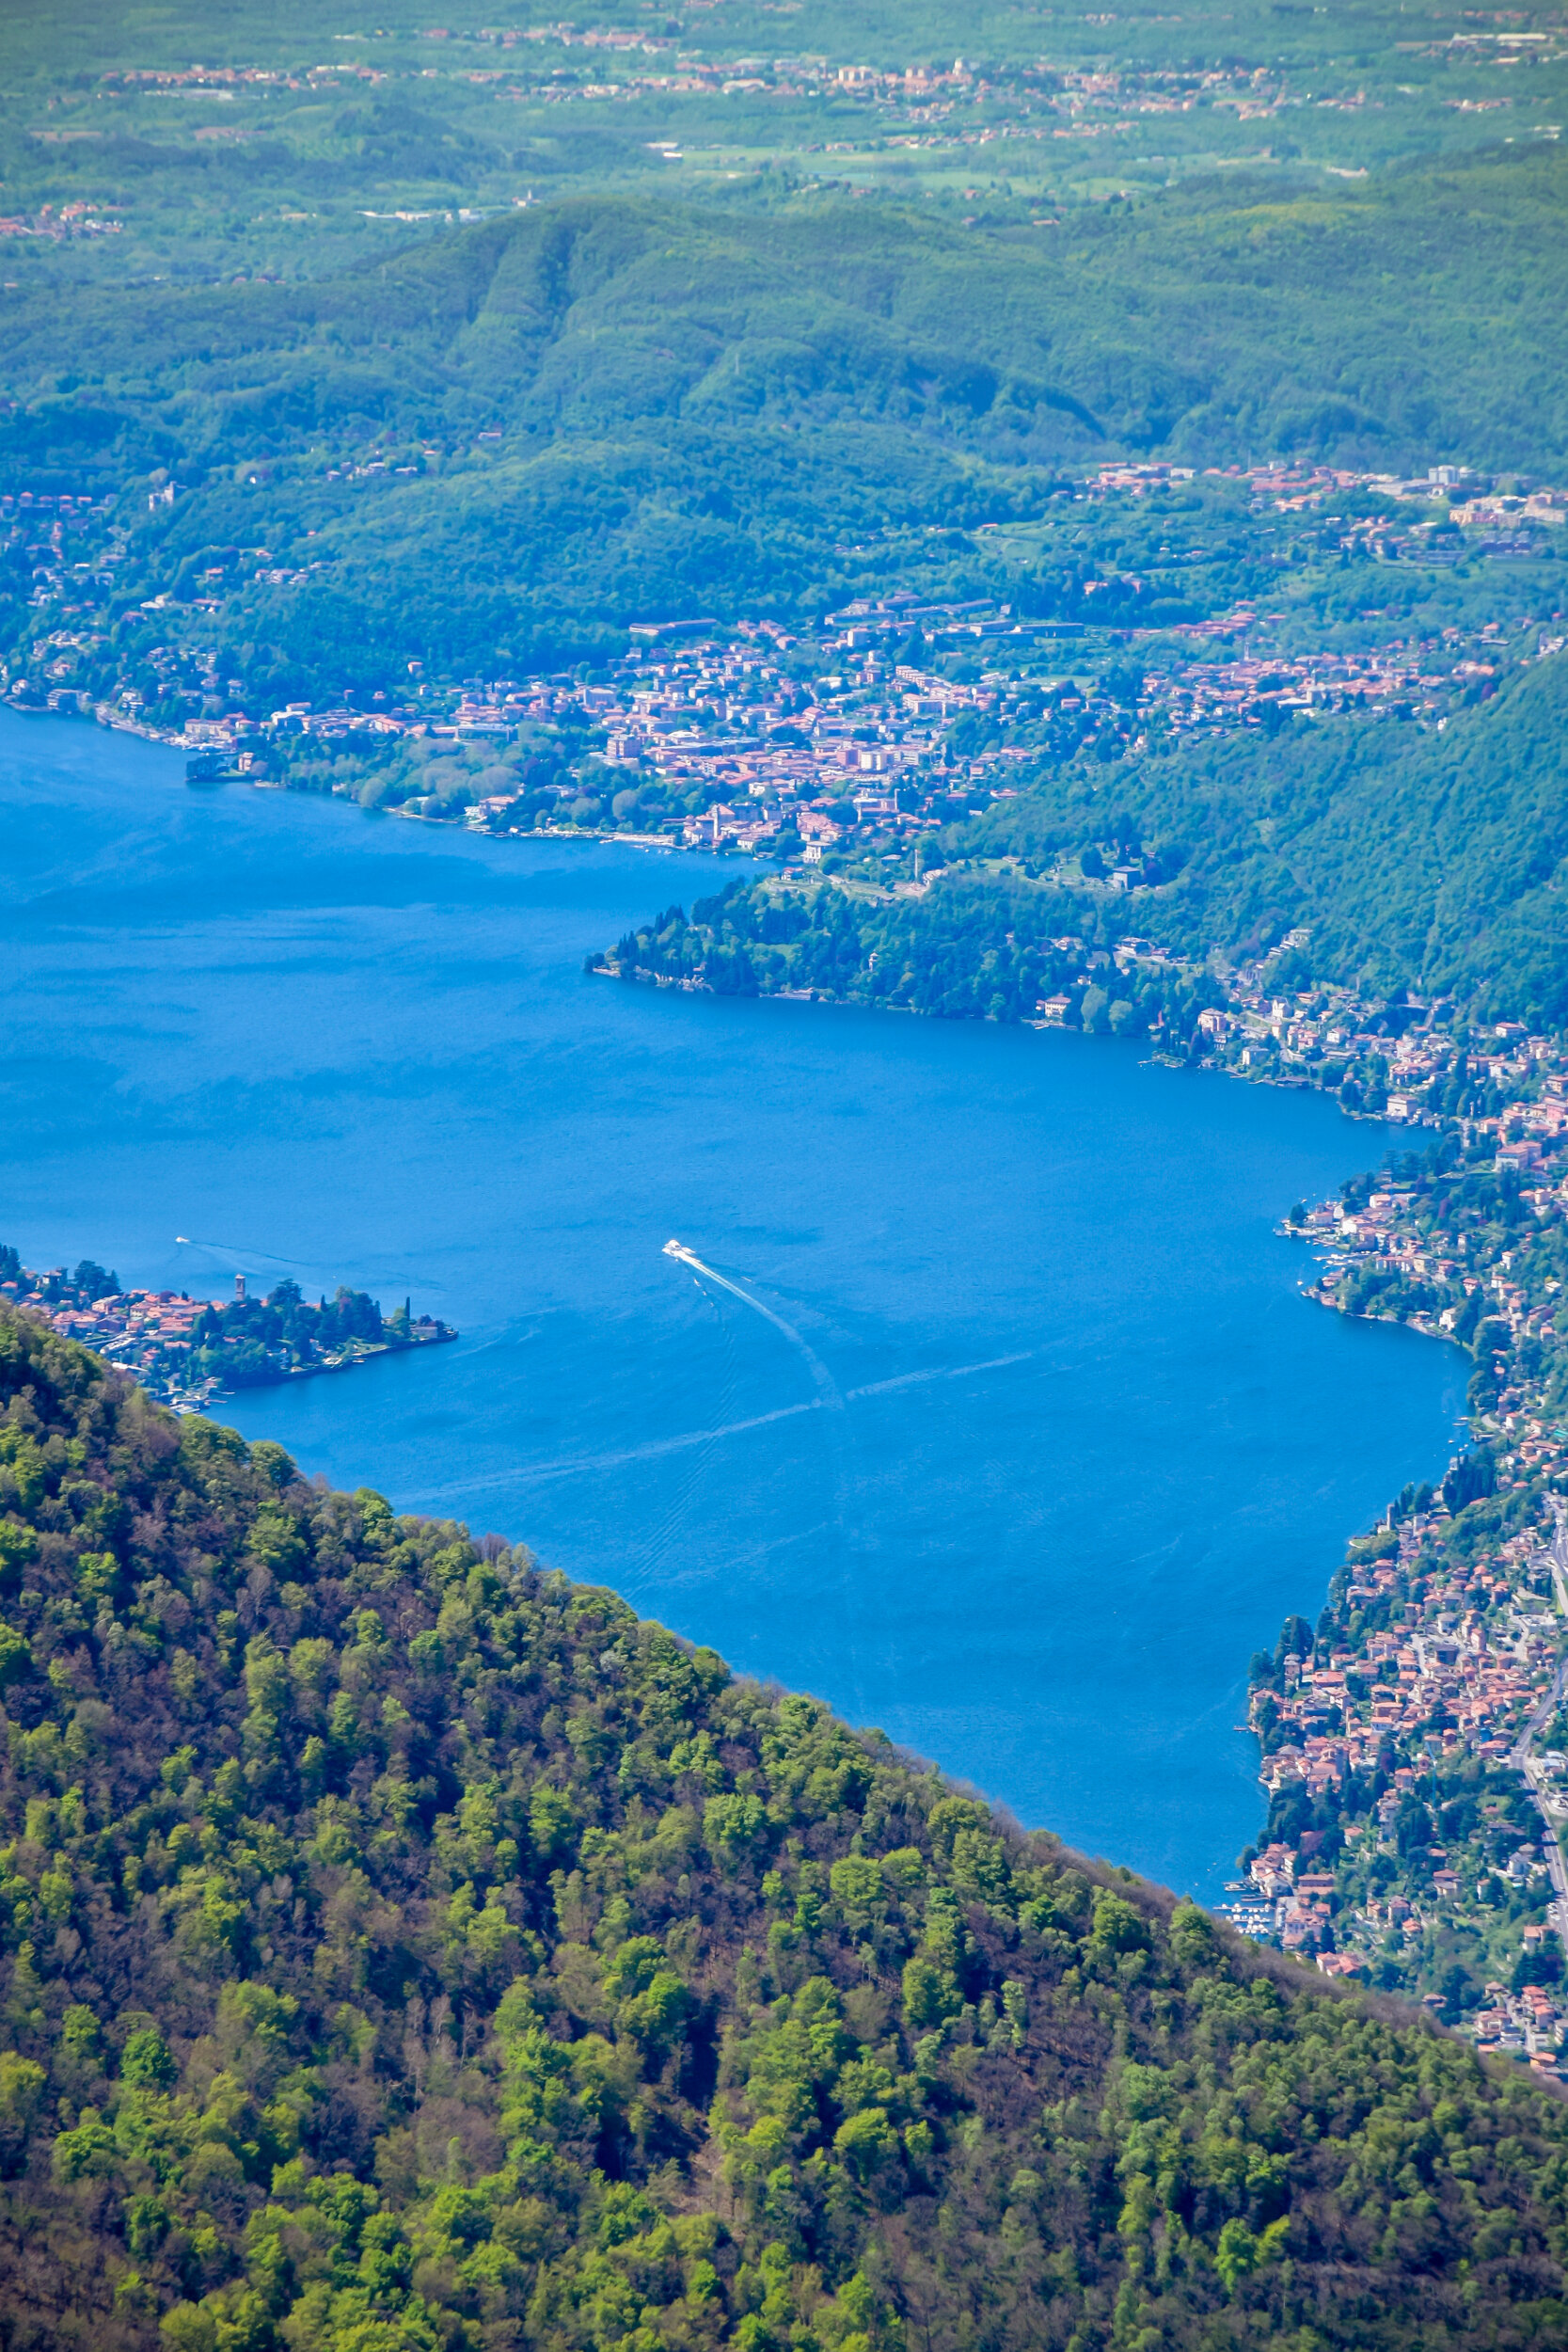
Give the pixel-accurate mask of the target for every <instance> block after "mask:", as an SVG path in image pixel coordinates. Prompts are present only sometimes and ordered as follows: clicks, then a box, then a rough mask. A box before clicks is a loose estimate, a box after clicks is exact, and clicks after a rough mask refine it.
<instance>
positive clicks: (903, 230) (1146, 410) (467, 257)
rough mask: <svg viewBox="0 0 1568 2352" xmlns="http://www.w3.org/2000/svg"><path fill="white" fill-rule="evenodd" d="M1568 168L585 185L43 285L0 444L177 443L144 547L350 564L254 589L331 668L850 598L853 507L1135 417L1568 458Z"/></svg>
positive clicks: (118, 468)
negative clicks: (1011, 200) (743, 189)
mask: <svg viewBox="0 0 1568 2352" xmlns="http://www.w3.org/2000/svg"><path fill="white" fill-rule="evenodd" d="M1565 170H1568V167H1565V165H1564V163H1563V159H1562V157H1561V154H1560V151H1558V150H1555V149H1551V148H1536V149H1532V150H1529V151H1525V150H1521V151H1519V152H1518V153H1517V154H1510V153H1499V152H1498V151H1493V152H1492V153H1491V154H1490V155H1489V156H1488V157H1486V158H1484V159H1482V160H1477V161H1472V162H1469V163H1456V164H1451V165H1445V166H1443V167H1441V168H1431V169H1424V170H1414V169H1412V170H1407V171H1402V172H1393V173H1390V174H1388V175H1387V176H1386V177H1385V178H1383V179H1381V180H1379V181H1377V182H1375V183H1366V184H1360V183H1357V184H1354V185H1351V186H1346V187H1344V188H1342V189H1340V190H1338V192H1336V193H1334V194H1331V195H1330V194H1322V193H1316V194H1311V195H1305V196H1301V197H1298V198H1294V199H1291V198H1289V197H1287V196H1285V195H1284V194H1283V193H1282V192H1281V189H1280V187H1279V184H1278V183H1277V182H1272V183H1266V184H1265V183H1257V184H1248V183H1247V182H1246V181H1245V180H1244V179H1243V178H1240V177H1238V176H1236V175H1227V178H1226V179H1225V180H1224V182H1223V183H1220V182H1217V181H1216V182H1213V183H1201V184H1191V185H1187V186H1184V187H1182V188H1180V189H1176V190H1172V191H1170V192H1169V193H1168V194H1166V195H1164V196H1162V197H1159V198H1157V199H1145V200H1142V201H1140V202H1139V203H1138V204H1137V205H1135V206H1133V207H1131V208H1127V207H1121V208H1117V209H1115V210H1112V211H1107V210H1105V209H1104V208H1096V209H1092V210H1085V209H1083V208H1080V209H1078V210H1077V211H1070V212H1069V213H1068V214H1067V215H1064V216H1063V218H1062V220H1061V221H1060V223H1059V225H1057V226H1055V227H1052V228H1030V227H1027V226H1019V225H1016V224H1015V223H1013V222H1011V221H1008V222H1006V223H1003V224H1001V225H996V226H988V224H987V222H986V221H985V220H984V219H978V220H977V221H976V223H975V225H974V227H973V228H970V229H965V228H961V227H958V226H957V225H956V224H954V223H952V222H951V221H949V220H941V221H939V220H935V219H923V218H921V217H920V216H919V215H917V214H915V213H913V212H911V211H909V210H907V209H904V210H900V209H898V208H896V207H892V206H889V205H886V204H883V203H877V204H872V205H864V204H861V205H857V204H854V203H852V202H849V201H847V200H845V199H842V198H833V197H831V196H815V197H809V196H804V195H802V196H800V197H799V198H796V199H790V200H789V201H787V202H785V203H784V204H782V205H779V206H776V207H773V208H770V209H759V208H757V207H756V206H755V205H754V204H750V203H748V204H745V205H740V206H737V207H736V209H733V210H732V209H724V208H721V207H719V206H714V207H710V208H706V209H701V208H699V209H692V208H690V207H689V206H687V207H684V208H681V207H673V206H671V205H669V204H666V203H659V202H655V201H652V200H648V201H643V200H634V199H629V198H627V199H622V198H616V199H566V200H564V201H562V202H561V203H559V204H556V205H548V206H541V207H536V208H532V209H531V210H529V211H528V212H527V213H525V214H523V215H520V216H518V217H516V218H514V219H511V220H506V221H499V222H490V223H486V224H483V225H481V226H476V227H474V228H471V229H468V230H453V231H451V233H450V234H445V235H441V236H437V237H435V238H433V239H431V240H430V241H429V242H427V243H425V244H423V245H420V246H416V247H414V248H411V249H408V250H405V251H404V252H403V253H402V254H400V255H399V256H397V257H396V258H393V259H388V260H384V261H381V262H376V263H374V264H372V265H366V266H359V267H356V268H354V269H352V270H349V271H347V272H346V273H339V274H336V275H331V276H328V277H327V278H325V279H322V280H318V281H313V282H304V283H296V284H279V285H264V284H254V283H253V284H246V285H245V286H243V287H231V286H176V285H163V286H148V285H145V284H144V285H139V286H136V287H134V288H126V289H123V290H120V289H115V288H111V287H107V286H96V287H88V288H84V289H83V290H82V291H81V293H80V294H79V295H78V296H77V297H75V298H74V300H73V301H72V303H71V306H70V307H69V310H67V312H66V313H65V314H64V315H62V314H61V310H60V308H59V306H58V304H57V303H56V302H55V301H54V300H53V299H52V298H51V297H49V296H48V295H47V294H43V293H40V294H37V295H30V296H27V297H26V298H25V299H23V298H22V297H20V296H17V297H12V298H10V301H9V308H8V326H7V345H6V362H5V366H6V380H7V383H8V388H9V389H10V390H11V392H12V394H13V397H14V400H15V403H16V405H15V406H13V408H12V410H11V411H10V413H9V415H8V417H7V418H6V419H5V421H4V424H3V427H0V464H4V465H5V466H6V467H7V468H8V470H10V471H12V472H15V471H17V470H18V469H22V470H24V471H25V470H26V469H34V470H35V471H36V470H37V469H40V468H42V469H48V471H49V472H50V473H51V474H52V475H53V476H54V477H55V478H57V479H58V480H60V482H61V483H62V485H63V484H64V483H65V482H66V481H68V480H71V481H76V482H78V483H80V484H83V485H86V484H87V483H90V482H92V481H93V480H95V479H96V480H103V481H108V482H114V483H116V484H117V485H118V483H119V481H121V480H122V479H123V478H124V476H125V475H126V474H127V473H128V472H130V473H134V474H135V473H143V472H145V471H147V470H148V469H151V468H154V467H157V466H163V467H166V468H167V469H169V470H170V471H171V472H172V473H173V475H174V476H175V478H176V480H177V481H178V483H179V484H180V485H182V495H181V496H180V497H179V498H178V499H177V501H176V504H175V507H174V509H173V511H172V513H169V511H168V510H160V515H159V516H158V518H157V521H156V525H155V526H154V525H149V526H148V527H147V529H148V535H147V537H146V544H145V548H144V549H143V552H144V554H145V558H146V562H147V566H148V569H147V574H146V577H147V579H148V580H149V581H155V582H156V584H157V585H160V586H162V585H166V584H167V583H168V581H169V580H171V579H177V580H178V579H184V580H187V581H188V580H189V579H190V578H191V577H192V576H193V575H194V573H195V572H196V571H197V570H198V569H199V568H200V567H201V566H202V564H204V563H205V562H207V561H208V560H209V559H210V558H211V557H213V556H214V554H215V555H217V556H218V557H220V558H221V557H222V556H223V555H224V554H225V552H226V551H228V552H230V553H231V552H232V550H233V548H234V547H235V546H241V547H245V546H254V545H256V544H258V543H263V544H264V545H265V547H266V549H267V551H268V556H269V559H270V560H271V561H272V562H273V563H274V564H298V565H301V566H303V565H305V564H311V565H313V566H315V567H317V568H316V569H315V571H314V572H313V573H312V577H311V581H310V584H309V585H305V586H296V587H293V588H291V589H290V590H289V591H288V592H287V594H286V595H284V594H278V593H265V592H261V593H258V595H257V596H255V598H254V599H253V610H252V612H251V616H250V618H249V619H248V621H245V616H244V615H243V614H241V615H239V616H237V617H238V618H239V619H241V620H242V621H244V623H245V628H246V631H247V633H253V634H254V635H255V636H256V637H258V638H261V639H270V640H273V641H275V642H276V643H277V644H278V645H279V647H280V648H281V649H282V651H283V652H284V653H285V655H286V656H289V657H291V658H292V657H293V655H294V654H296V653H298V654H300V655H302V656H305V655H309V659H310V660H311V661H312V662H313V663H314V665H315V666H316V668H317V669H318V670H320V669H321V668H322V667H323V665H324V661H325V663H330V664H332V665H335V666H336V665H341V668H342V669H343V670H344V671H345V672H349V673H353V672H358V673H359V674H360V675H364V674H366V673H368V672H371V671H374V670H376V669H378V668H379V669H381V670H389V669H391V668H393V667H395V666H397V665H398V664H399V663H400V662H401V660H404V659H405V658H407V657H408V656H409V655H411V654H420V655H421V656H422V657H423V658H426V659H430V658H432V657H435V658H436V659H438V660H441V661H443V662H445V663H451V664H454V665H457V666H459V667H461V666H463V665H468V664H474V665H478V666H480V667H482V668H484V667H489V666H493V664H494V662H495V660H496V659H497V656H498V652H499V655H500V658H501V659H502V660H503V661H515V662H524V661H528V660H533V659H535V658H543V657H546V656H556V657H559V656H560V655H561V654H562V653H564V652H570V651H571V650H572V649H573V648H574V647H582V648H592V647H593V646H594V645H595V644H604V643H606V642H609V641H610V639H612V638H613V637H614V634H615V632H616V631H617V630H618V629H619V628H622V627H623V626H624V624H625V622H626V620H627V619H629V618H631V617H633V616H636V615H644V616H645V615H648V614H655V615H659V616H666V617H668V616H673V615H680V614H683V613H690V614H694V613H705V612H712V613H716V614H718V615H720V616H721V617H722V616H733V615H735V614H737V613H740V612H745V611H757V610H775V611H777V610H785V611H787V610H789V609H791V608H805V609H807V610H810V609H812V608H813V607H816V609H818V610H820V608H821V606H822V604H823V602H824V601H831V600H832V598H833V596H836V595H837V594H839V593H840V592H841V590H842V588H843V586H844V582H845V579H846V566H845V564H844V562H843V560H842V558H841V557H840V556H839V555H838V554H837V553H836V552H835V550H836V548H838V547H839V545H840V543H841V542H842V541H843V540H844V539H845V538H846V536H849V537H854V536H856V535H857V534H863V533H864V532H868V531H872V532H875V531H877V530H879V529H881V528H883V527H885V526H886V525H887V524H889V523H895V524H911V525H920V524H925V525H954V524H956V525H959V526H972V525H973V524H974V523H976V522H978V521H981V520H985V519H994V518H997V517H1000V516H1008V515H1010V514H1014V513H1018V512H1026V511H1030V509H1031V508H1032V507H1033V506H1034V505H1036V504H1037V501H1038V499H1039V497H1040V495H1041V492H1042V488H1043V487H1044V486H1045V485H1047V484H1049V482H1050V481H1051V480H1052V479H1053V477H1054V475H1055V473H1056V472H1057V470H1058V469H1061V468H1063V467H1070V468H1072V469H1077V470H1082V469H1083V467H1084V466H1085V463H1087V462H1089V461H1091V460H1093V459H1095V458H1097V457H1101V456H1103V455H1107V454H1113V453H1117V452H1126V451H1132V452H1138V453H1162V454H1165V455H1169V456H1172V457H1179V458H1184V459H1186V460H1187V461H1189V462H1196V463H1200V464H1221V463H1226V462H1229V461H1232V460H1235V459H1243V460H1244V459H1247V458H1249V457H1255V458H1261V457H1266V456H1267V455H1269V454H1271V453H1276V452H1277V453H1290V454H1292V455H1299V454H1306V455H1314V456H1319V457H1328V458H1334V459H1338V460H1341V461H1343V462H1345V463H1355V464H1358V465H1362V466H1366V465H1368V464H1371V465H1374V466H1379V465H1381V466H1387V467H1389V468H1395V469H1399V468H1408V467H1411V466H1413V465H1415V464H1417V463H1421V464H1423V465H1424V464H1425V463H1426V462H1427V461H1428V460H1429V459H1430V458H1431V457H1432V455H1433V453H1434V452H1436V453H1443V452H1448V453H1455V454H1460V453H1462V454H1463V455H1464V456H1465V458H1467V459H1469V460H1470V461H1472V462H1476V463H1480V464H1482V465H1491V466H1497V467H1508V466H1526V467H1530V468H1535V469H1546V470H1549V469H1551V468H1552V467H1553V466H1554V465H1555V464H1557V463H1558V462H1559V461H1560V460H1561V459H1562V458H1563V457H1564V454H1565V453H1568V393H1565V391H1564V384H1565V382H1568V378H1565V376H1564V373H1563V371H1562V369H1561V368H1560V365H1559V364H1558V351H1559V342H1560V317H1561V313H1562V305H1563V296H1564V284H1563V279H1564V268H1565V264H1564V261H1563V252H1564V247H1563V244H1562V240H1561V239H1560V237H1559V236H1558V235H1557V234H1556V227H1557V224H1558V222H1559V221H1560V216H1561V212H1562V206H1563V194H1564V187H1565V184H1568V183H1565V177H1564V175H1565ZM482 435H488V436H490V438H488V439H482V438H481V436H482ZM498 435H499V438H496V436H498ZM372 439H373V440H374V441H375V444H376V446H375V448H374V450H373V452H372V449H371V446H370V445H371V443H372ZM372 455H373V457H374V459H375V460H376V461H377V463H378V464H379V465H380V466H381V467H382V469H383V470H381V471H379V472H378V473H376V474H375V475H374V476H373V477H372V478H366V479H363V480H358V481H352V480H348V479H340V480H338V481H329V480H328V479H327V478H326V477H327V475H328V472H329V471H330V470H332V469H336V470H337V471H338V472H339V473H340V474H343V473H345V472H346V471H351V470H352V469H353V467H354V466H355V464H356V462H360V461H363V460H366V459H368V458H369V457H371V456H372ZM399 465H403V466H405V467H406V468H408V469H410V470H409V471H407V472H405V473H404V474H401V475H400V474H399V473H398V472H397V471H396V468H397V467H398V466H399ZM307 533H312V534H314V535H313V536H310V537H309V538H308V537H307ZM182 567H183V568H182ZM454 569H456V570H460V572H461V576H462V578H463V580H464V583H465V586H464V594H463V596H461V598H454V597H453V596H451V593H450V589H451V580H452V578H453V576H454ZM234 626H235V621H234V619H233V618H231V620H230V628H234ZM323 682H324V684H325V678H324V681H323Z"/></svg>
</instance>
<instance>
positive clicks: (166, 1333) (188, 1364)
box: [0, 1245, 457, 1413]
mask: <svg viewBox="0 0 1568 2352" xmlns="http://www.w3.org/2000/svg"><path fill="white" fill-rule="evenodd" d="M0 1297H3V1298H7V1299H9V1300H12V1301H13V1302H14V1303H15V1304H16V1305H17V1306H19V1307H21V1308H23V1309H24V1310H25V1311H28V1312H29V1313H32V1314H35V1315H37V1316H39V1317H40V1319H41V1320H42V1321H44V1322H46V1323H48V1324H49V1325H50V1326H51V1327H53V1328H54V1329H55V1330H56V1331H59V1332H61V1333H63V1334H64V1336H65V1337H67V1338H68V1339H75V1340H82V1341H84V1342H85V1343H87V1345H88V1346H89V1347H91V1348H94V1349H95V1350H96V1351H97V1353H98V1354H99V1355H100V1356H102V1357H103V1358H104V1359H105V1360H106V1361H107V1362H109V1363H111V1364H116V1365H118V1366H119V1368H120V1369H121V1370H122V1371H125V1372H132V1373H135V1376H136V1378H137V1380H138V1381H139V1382H140V1383H141V1385H142V1387H143V1388H145V1389H146V1390H147V1391H149V1393H150V1395H152V1396H155V1397H157V1398H158V1400H159V1402H160V1403H162V1404H165V1405H167V1406H170V1407H171V1408H172V1409H173V1410H174V1411H175V1412H177V1413H197V1412H205V1411H207V1410H208V1409H209V1408H210V1407H211V1406H214V1405H215V1404H218V1403H219V1402H221V1400H222V1399H223V1398H224V1397H226V1396H230V1395H232V1394H233V1393H234V1391H237V1390H240V1389H261V1388H270V1387H273V1386H275V1385H276V1384H277V1383H278V1382H280V1381H284V1380H302V1379H307V1378H309V1376H310V1375H312V1374H315V1373H320V1372H346V1371H348V1370H349V1369H350V1368H351V1367H352V1366H353V1365H355V1364H362V1363H366V1362H368V1361H369V1360H370V1359H371V1358H372V1357H374V1356H385V1355H390V1354H396V1353H398V1352H400V1351H402V1350H404V1349H407V1348H412V1347H431V1346H434V1345H436V1344H437V1343H439V1342H441V1341H443V1340H454V1339H456V1337H457V1333H456V1332H455V1331H454V1330H453V1329H452V1327H451V1325H450V1324H446V1323H442V1322H440V1321H439V1320H438V1319H437V1318H436V1316H434V1315H416V1314H414V1312H413V1311H412V1307H413V1302H412V1300H411V1299H406V1298H405V1299H404V1302H403V1305H402V1307H401V1308H399V1309H398V1310H397V1311H396V1312H394V1313H392V1314H390V1315H384V1314H383V1313H382V1311H381V1305H380V1302H379V1300H377V1299H374V1298H372V1297H371V1295H370V1294H369V1293H368V1292H367V1291H356V1290H350V1289H349V1288H348V1287H347V1286H346V1285H344V1284H342V1283H340V1284H339V1286H338V1289H337V1291H336V1292H335V1293H334V1295H333V1296H332V1297H331V1298H330V1299H328V1298H327V1297H325V1295H323V1297H322V1298H321V1299H320V1301H319V1302H318V1303H317V1304H316V1305H315V1306H312V1305H311V1304H310V1302H309V1299H308V1298H306V1296H305V1295H304V1293H303V1292H302V1291H301V1289H300V1287H299V1284H298V1283H297V1282H294V1281H289V1280H284V1281H281V1282H278V1283H276V1284H275V1285H274V1287H273V1289H272V1290H271V1291H270V1292H269V1293H268V1295H267V1296H266V1297H265V1298H251V1297H248V1296H247V1295H246V1293H245V1276H244V1275H243V1274H240V1275H236V1276H235V1278H234V1296H233V1297H232V1298H231V1299H210V1298H195V1297H192V1296H191V1295H190V1294H189V1293H188V1292H186V1291H151V1290H122V1289H121V1287H120V1282H119V1276H118V1275H117V1274H111V1273H109V1272H108V1271H107V1270H106V1269H105V1268H104V1267H103V1266H101V1265H99V1264H98V1263H96V1262H95V1261H94V1260H93V1259H91V1258H84V1259H83V1260H82V1262H81V1263H80V1264H79V1265H78V1266H77V1267H76V1269H75V1271H74V1273H68V1272H67V1270H66V1268H65V1267H64V1266H54V1267H51V1268H49V1269H47V1270H45V1271H43V1272H39V1271H36V1270H35V1269H33V1268H32V1267H30V1266H24V1264H23V1263H22V1259H21V1256H20V1253H19V1252H18V1251H17V1250H16V1249H14V1248H10V1247H8V1246H7V1245H0Z"/></svg>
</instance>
